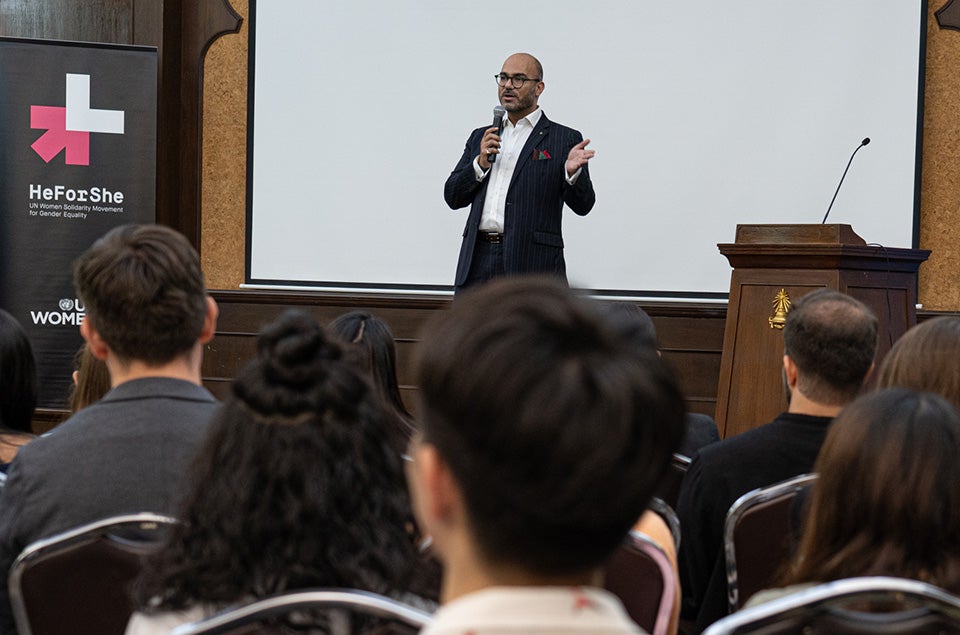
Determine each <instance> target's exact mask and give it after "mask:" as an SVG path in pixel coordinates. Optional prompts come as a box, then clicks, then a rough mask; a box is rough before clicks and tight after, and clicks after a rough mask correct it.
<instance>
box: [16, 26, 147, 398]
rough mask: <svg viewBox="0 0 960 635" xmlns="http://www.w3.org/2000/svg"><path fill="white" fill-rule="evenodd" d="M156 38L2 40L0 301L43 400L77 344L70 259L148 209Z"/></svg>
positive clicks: (65, 372) (63, 384) (61, 379)
mask: <svg viewBox="0 0 960 635" xmlns="http://www.w3.org/2000/svg"><path fill="white" fill-rule="evenodd" d="M156 113H157V53H156V49H154V48H146V47H128V46H111V45H97V44H79V43H72V42H52V41H42V40H22V39H8V38H0V308H3V309H4V310H6V311H7V312H9V313H11V314H12V315H13V316H14V317H16V318H17V320H19V321H20V323H21V324H22V325H23V327H24V329H26V331H27V333H28V335H29V336H30V340H31V342H32V344H33V349H34V355H35V356H36V358H37V366H38V374H39V382H40V399H39V404H38V405H39V406H40V407H54V408H55V407H62V406H63V405H64V403H65V401H66V397H67V394H68V392H69V388H70V382H71V377H70V375H71V372H72V370H73V368H72V363H73V357H74V354H75V353H76V351H77V349H78V348H79V347H80V345H81V343H82V338H81V337H80V332H79V325H80V322H81V321H82V319H83V315H84V306H83V303H82V302H81V301H80V300H79V299H78V298H77V297H76V293H75V292H74V288H73V280H72V263H73V261H74V259H75V258H76V257H77V256H78V255H80V253H82V252H83V251H84V250H85V249H86V248H87V247H88V246H90V244H91V243H92V242H93V241H94V240H96V239H97V238H98V237H100V236H101V235H103V234H104V233H106V232H107V231H108V230H109V229H111V228H112V227H115V226H117V225H121V224H124V223H152V222H154V220H155V218H156V209H155V207H156V128H157V125H156V119H157V114H156Z"/></svg>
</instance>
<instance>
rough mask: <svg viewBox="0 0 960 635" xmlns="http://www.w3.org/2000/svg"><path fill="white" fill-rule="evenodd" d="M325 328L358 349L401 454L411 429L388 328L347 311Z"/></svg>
mask: <svg viewBox="0 0 960 635" xmlns="http://www.w3.org/2000/svg"><path fill="white" fill-rule="evenodd" d="M327 328H328V329H330V332H331V333H333V335H334V336H336V337H337V339H339V340H340V341H341V342H345V343H347V344H351V345H353V346H356V347H358V349H359V351H360V355H361V358H362V363H363V364H364V365H365V366H366V367H367V369H368V370H369V372H370V377H371V379H372V381H373V385H374V387H375V388H376V390H377V394H378V395H379V396H380V398H381V399H382V400H383V402H384V403H385V404H386V406H387V407H388V408H389V409H390V410H391V411H392V412H393V414H394V415H395V417H396V419H397V421H396V424H397V426H398V428H397V430H395V431H393V432H392V433H391V434H392V435H393V436H394V437H395V438H394V442H395V443H396V444H397V446H398V447H399V448H400V449H401V451H402V450H405V449H406V446H407V443H408V442H409V440H410V437H411V435H412V434H413V432H414V431H415V426H414V422H413V417H412V416H411V415H410V412H409V411H408V410H407V407H406V406H405V405H404V403H403V398H402V397H401V396H400V385H399V382H398V381H397V347H396V342H395V340H394V337H393V332H392V331H391V330H390V327H389V326H388V325H387V323H386V322H384V321H383V320H381V319H380V318H378V317H377V316H375V315H373V314H372V313H368V312H366V311H351V312H349V313H344V314H343V315H341V316H340V317H338V318H337V319H335V320H334V321H333V322H331V323H330V324H329V325H328V326H327Z"/></svg>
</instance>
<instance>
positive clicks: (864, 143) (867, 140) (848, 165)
mask: <svg viewBox="0 0 960 635" xmlns="http://www.w3.org/2000/svg"><path fill="white" fill-rule="evenodd" d="M868 143H870V137H864V139H863V141H861V142H860V145H858V146H857V149H856V150H854V151H853V154H851V155H850V160H849V161H847V167H846V168H845V169H844V170H843V176H841V177H840V182H839V183H837V191H836V192H834V193H833V198H832V199H830V205H829V206H827V213H826V214H824V215H823V220H822V221H820V224H821V225H823V224H824V223H826V222H827V216H829V215H830V210H831V209H833V202H834V201H835V200H837V194H839V193H840V186H841V185H843V179H845V178H846V176H847V170H849V169H850V164H851V163H853V157H854V156H855V155H856V154H857V152H859V151H860V148H862V147H863V146H865V145H867V144H868Z"/></svg>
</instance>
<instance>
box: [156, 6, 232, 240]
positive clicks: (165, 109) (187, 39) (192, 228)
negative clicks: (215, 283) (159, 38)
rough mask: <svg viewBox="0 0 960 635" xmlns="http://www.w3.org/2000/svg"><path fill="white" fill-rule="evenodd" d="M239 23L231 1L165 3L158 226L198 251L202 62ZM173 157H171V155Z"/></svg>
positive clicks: (201, 158) (158, 160)
mask: <svg viewBox="0 0 960 635" xmlns="http://www.w3.org/2000/svg"><path fill="white" fill-rule="evenodd" d="M242 23H243V18H242V17H240V15H239V14H238V13H237V12H236V11H235V10H234V8H233V7H232V6H231V5H230V2H229V0H179V1H173V0H171V1H168V2H166V3H165V4H164V29H163V49H164V61H163V65H162V68H161V78H160V84H161V95H162V97H161V105H160V109H159V110H160V112H159V119H160V121H159V128H160V136H161V139H162V140H163V139H175V140H176V142H174V143H167V142H161V143H160V144H159V146H160V149H159V151H158V156H157V165H158V185H159V187H158V192H157V221H158V222H160V223H162V224H165V225H169V226H171V227H174V228H176V229H177V230H179V231H180V232H181V233H183V234H184V235H185V236H186V237H187V238H188V239H189V240H190V242H191V243H192V244H193V246H194V247H195V248H196V249H197V250H198V251H199V249H200V203H201V202H200V198H201V186H202V166H203V157H202V148H203V146H202V138H203V59H204V56H205V55H206V53H207V50H208V49H209V48H210V45H211V44H213V42H214V41H216V40H217V38H219V37H220V36H222V35H225V34H228V33H236V32H238V31H239V30H240V26H241V24H242ZM174 153H175V156H174Z"/></svg>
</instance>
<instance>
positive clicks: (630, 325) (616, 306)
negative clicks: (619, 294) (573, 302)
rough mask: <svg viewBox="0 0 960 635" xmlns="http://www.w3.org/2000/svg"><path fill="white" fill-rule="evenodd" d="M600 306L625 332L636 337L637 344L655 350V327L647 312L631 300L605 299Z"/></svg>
mask: <svg viewBox="0 0 960 635" xmlns="http://www.w3.org/2000/svg"><path fill="white" fill-rule="evenodd" d="M600 308H601V311H603V313H604V315H606V317H607V318H608V319H609V320H611V322H613V323H614V324H615V325H617V326H619V328H621V329H623V331H624V333H625V334H628V335H630V336H631V337H634V338H636V340H637V343H638V344H640V345H641V346H646V347H649V348H651V349H653V350H657V327H656V326H654V324H653V319H652V318H651V317H650V314H649V313H647V312H646V311H644V310H643V309H641V308H640V307H639V306H637V305H636V304H634V303H633V302H621V301H607V302H603V303H602V304H601V305H600Z"/></svg>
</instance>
